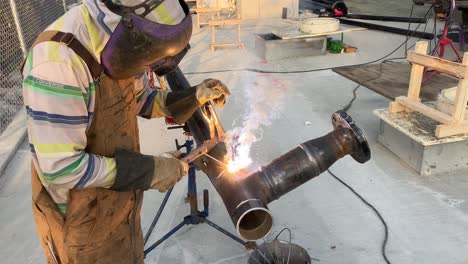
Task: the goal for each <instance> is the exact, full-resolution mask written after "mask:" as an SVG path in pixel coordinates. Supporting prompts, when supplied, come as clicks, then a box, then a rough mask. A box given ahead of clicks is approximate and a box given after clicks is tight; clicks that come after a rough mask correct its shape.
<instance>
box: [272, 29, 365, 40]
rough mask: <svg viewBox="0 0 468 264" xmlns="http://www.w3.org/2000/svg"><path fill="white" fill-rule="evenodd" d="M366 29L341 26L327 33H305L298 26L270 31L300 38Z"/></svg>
mask: <svg viewBox="0 0 468 264" xmlns="http://www.w3.org/2000/svg"><path fill="white" fill-rule="evenodd" d="M362 30H367V28H343V27H340V30H338V31H333V32H327V33H320V34H305V33H302V32H301V31H300V30H299V29H298V28H296V29H293V30H287V31H284V30H272V33H273V34H275V35H276V36H278V37H279V38H281V39H302V38H313V37H320V36H328V35H334V34H340V33H346V32H353V31H362Z"/></svg>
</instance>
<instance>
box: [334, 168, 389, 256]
mask: <svg viewBox="0 0 468 264" xmlns="http://www.w3.org/2000/svg"><path fill="white" fill-rule="evenodd" d="M327 172H328V173H329V174H330V175H331V176H332V177H333V178H335V179H336V180H337V181H339V182H340V183H341V184H343V185H344V186H345V187H346V188H348V189H349V190H350V191H351V192H352V193H353V194H354V195H356V196H357V197H358V198H359V199H360V200H361V201H362V202H363V203H364V204H365V205H367V207H369V208H370V209H371V210H372V211H374V213H375V214H376V215H377V217H378V218H379V219H380V221H381V222H382V224H383V226H384V230H385V235H384V239H383V243H382V246H381V251H382V257H383V258H384V260H385V263H387V264H391V262H390V260H389V259H388V257H387V250H386V249H387V242H388V225H387V222H386V221H385V219H384V218H383V217H382V215H381V214H380V213H379V211H378V210H377V209H376V208H375V207H374V206H373V205H372V204H370V203H369V202H368V201H367V200H366V199H364V197H362V196H361V195H360V194H359V193H358V192H356V191H355V190H354V189H353V188H352V187H351V186H349V185H348V184H347V183H346V182H344V181H343V180H342V179H340V178H339V177H338V176H336V175H335V174H334V173H333V172H332V171H331V170H327Z"/></svg>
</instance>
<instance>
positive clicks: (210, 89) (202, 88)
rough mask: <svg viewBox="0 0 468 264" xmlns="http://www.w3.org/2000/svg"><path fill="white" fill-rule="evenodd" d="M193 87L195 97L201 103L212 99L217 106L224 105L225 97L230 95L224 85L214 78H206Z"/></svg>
mask: <svg viewBox="0 0 468 264" xmlns="http://www.w3.org/2000/svg"><path fill="white" fill-rule="evenodd" d="M195 87H196V88H195V89H196V92H195V97H196V98H197V100H198V102H199V103H200V104H201V105H204V104H205V103H207V102H209V101H211V100H213V102H214V103H215V104H216V105H217V106H219V107H224V105H225V104H226V98H227V97H228V96H229V95H231V93H230V92H229V89H228V88H227V87H226V85H225V84H224V83H222V82H221V81H220V80H216V79H206V80H204V81H203V82H202V83H200V84H199V85H197V86H195Z"/></svg>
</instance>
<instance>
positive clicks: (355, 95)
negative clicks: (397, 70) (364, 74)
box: [343, 4, 432, 112]
mask: <svg viewBox="0 0 468 264" xmlns="http://www.w3.org/2000/svg"><path fill="white" fill-rule="evenodd" d="M413 5H414V4H413ZM431 10H432V8H429V10H428V12H427V13H426V15H425V16H424V18H427V16H428V15H429V13H432V11H431ZM409 23H411V22H409ZM409 23H408V24H409ZM420 25H421V24H420ZM427 25H428V22H426V25H425V26H424V32H426V29H427ZM418 28H419V26H418V27H416V29H415V30H414V31H413V34H412V35H414V32H415V31H416V30H417V29H418ZM412 35H411V36H412ZM411 36H409V37H407V39H406V41H405V42H404V44H405V57H403V58H393V59H387V60H384V61H382V62H381V63H380V67H379V75H378V76H377V77H374V78H371V79H369V80H365V81H363V82H360V83H359V84H358V85H357V86H356V87H354V89H353V98H351V100H350V101H349V102H348V104H346V106H344V107H343V111H345V112H347V111H348V110H349V109H351V107H352V106H353V103H354V101H355V100H356V99H357V90H358V89H359V88H360V87H361V86H362V85H364V84H366V83H367V82H370V81H374V80H377V79H379V78H380V77H382V75H383V66H382V65H383V64H384V63H387V62H389V61H392V60H399V59H406V57H407V55H406V54H407V52H408V50H409V49H411V48H412V47H413V46H415V45H416V44H413V45H411V46H410V47H408V46H407V45H406V44H407V43H408V41H409V39H410V37H411ZM419 40H421V38H420V39H419ZM419 40H418V41H419ZM398 49H399V48H398Z"/></svg>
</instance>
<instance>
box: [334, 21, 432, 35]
mask: <svg viewBox="0 0 468 264" xmlns="http://www.w3.org/2000/svg"><path fill="white" fill-rule="evenodd" d="M340 23H341V24H346V25H351V26H358V27H365V28H368V29H373V30H380V31H385V32H390V33H394V34H399V35H404V36H411V37H414V38H423V39H433V38H434V34H432V33H427V32H421V31H413V30H407V29H404V28H396V27H389V26H384V25H378V24H372V23H367V22H362V21H357V20H350V19H345V18H340Z"/></svg>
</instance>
